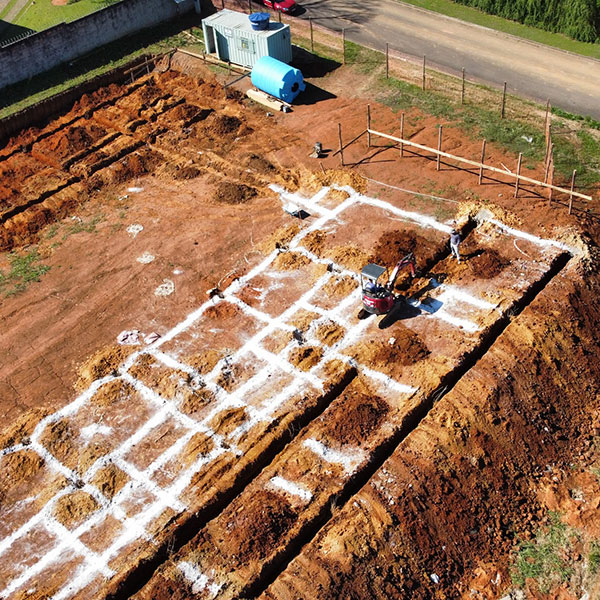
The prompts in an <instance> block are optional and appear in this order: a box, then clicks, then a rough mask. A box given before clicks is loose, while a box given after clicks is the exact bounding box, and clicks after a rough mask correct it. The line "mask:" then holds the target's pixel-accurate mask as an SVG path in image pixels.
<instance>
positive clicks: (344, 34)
mask: <svg viewBox="0 0 600 600" xmlns="http://www.w3.org/2000/svg"><path fill="white" fill-rule="evenodd" d="M342 52H343V53H344V64H346V30H345V29H342Z"/></svg>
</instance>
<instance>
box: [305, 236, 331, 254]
mask: <svg viewBox="0 0 600 600" xmlns="http://www.w3.org/2000/svg"><path fill="white" fill-rule="evenodd" d="M326 239H327V233H326V232H325V231H321V230H320V229H316V230H315V231H311V232H310V233H309V234H307V235H305V236H304V237H303V238H302V242H301V244H302V245H303V246H304V247H305V248H306V249H307V250H308V251H309V252H312V253H313V254H316V255H317V256H321V253H322V250H323V246H324V245H325V240H326Z"/></svg>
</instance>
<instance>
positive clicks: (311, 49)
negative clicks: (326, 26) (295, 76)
mask: <svg viewBox="0 0 600 600" xmlns="http://www.w3.org/2000/svg"><path fill="white" fill-rule="evenodd" d="M308 23H309V25H310V51H311V52H313V53H314V51H315V42H314V38H313V22H312V17H310V18H309V19H308Z"/></svg>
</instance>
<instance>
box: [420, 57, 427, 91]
mask: <svg viewBox="0 0 600 600" xmlns="http://www.w3.org/2000/svg"><path fill="white" fill-rule="evenodd" d="M426 62H427V57H426V56H425V55H424V54H423V82H422V84H421V88H422V89H425V64H426Z"/></svg>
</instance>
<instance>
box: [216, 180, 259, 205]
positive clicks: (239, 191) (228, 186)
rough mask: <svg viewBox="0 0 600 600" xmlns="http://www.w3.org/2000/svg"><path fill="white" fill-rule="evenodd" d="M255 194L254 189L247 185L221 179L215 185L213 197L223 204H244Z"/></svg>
mask: <svg viewBox="0 0 600 600" xmlns="http://www.w3.org/2000/svg"><path fill="white" fill-rule="evenodd" d="M256 194H257V192H256V190H255V189H254V188H251V187H248V186H247V185H244V184H240V183H233V182H231V181H223V182H222V183H220V184H219V185H218V186H217V189H216V192H215V199H216V200H217V202H221V203H223V204H245V203H246V202H248V201H249V200H251V199H252V198H254V197H255V196H256Z"/></svg>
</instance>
